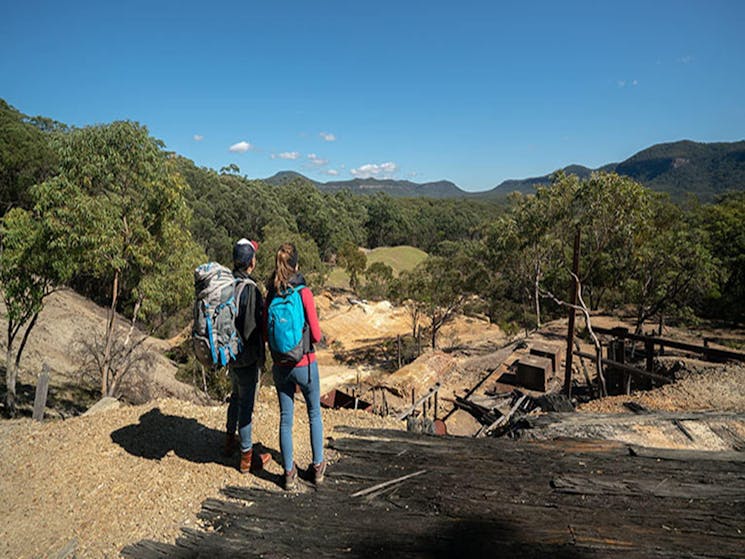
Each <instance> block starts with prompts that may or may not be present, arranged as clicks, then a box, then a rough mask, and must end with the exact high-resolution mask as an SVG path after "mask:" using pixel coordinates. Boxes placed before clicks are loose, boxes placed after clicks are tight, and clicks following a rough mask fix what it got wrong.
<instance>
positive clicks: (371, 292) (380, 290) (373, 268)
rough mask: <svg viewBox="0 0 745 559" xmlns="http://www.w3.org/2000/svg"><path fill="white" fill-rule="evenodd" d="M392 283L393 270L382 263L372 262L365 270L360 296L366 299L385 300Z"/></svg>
mask: <svg viewBox="0 0 745 559" xmlns="http://www.w3.org/2000/svg"><path fill="white" fill-rule="evenodd" d="M392 282H393V268H391V267H390V266H388V265H387V264H384V263H383V262H373V263H372V264H370V265H369V266H368V267H367V270H365V283H364V285H363V286H362V288H361V294H362V296H363V297H365V298H366V299H378V300H379V299H385V298H387V297H388V294H389V292H390V288H391V283H392Z"/></svg>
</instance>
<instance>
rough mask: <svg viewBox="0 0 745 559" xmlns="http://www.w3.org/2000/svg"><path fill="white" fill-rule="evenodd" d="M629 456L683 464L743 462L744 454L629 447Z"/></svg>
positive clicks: (721, 451) (729, 451)
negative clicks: (682, 462)
mask: <svg viewBox="0 0 745 559" xmlns="http://www.w3.org/2000/svg"><path fill="white" fill-rule="evenodd" d="M629 454H630V455H631V456H636V457H639V458H652V459H654V460H677V461H685V462H734V463H742V462H745V452H737V451H734V450H677V449H671V448H651V447H644V446H636V445H629Z"/></svg>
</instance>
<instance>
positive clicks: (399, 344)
mask: <svg viewBox="0 0 745 559" xmlns="http://www.w3.org/2000/svg"><path fill="white" fill-rule="evenodd" d="M396 348H397V350H398V351H397V352H398V368H399V369H400V368H401V335H400V334H399V335H398V336H396Z"/></svg>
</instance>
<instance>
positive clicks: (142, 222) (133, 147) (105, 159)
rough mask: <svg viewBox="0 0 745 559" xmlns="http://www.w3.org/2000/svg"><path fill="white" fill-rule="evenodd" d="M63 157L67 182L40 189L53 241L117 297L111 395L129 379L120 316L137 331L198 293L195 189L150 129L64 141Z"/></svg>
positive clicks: (107, 369)
mask: <svg viewBox="0 0 745 559" xmlns="http://www.w3.org/2000/svg"><path fill="white" fill-rule="evenodd" d="M58 153H59V158H60V175H59V176H58V177H56V178H55V179H54V180H52V181H47V182H45V183H42V184H41V185H39V186H38V187H37V189H36V191H35V198H36V203H37V208H39V210H40V211H41V212H42V213H43V214H44V215H47V216H48V219H49V228H50V234H51V236H52V237H53V238H54V239H57V240H58V241H57V242H62V239H64V243H65V244H66V246H67V247H68V249H69V251H70V252H71V253H73V254H76V255H79V261H78V269H77V270H76V273H77V274H83V275H87V276H88V277H91V278H93V279H94V280H95V281H97V282H99V284H100V285H101V286H102V290H104V291H106V292H108V296H107V299H108V305H107V306H108V308H107V321H106V327H105V331H104V334H103V337H102V343H101V348H100V353H101V355H100V359H98V360H97V364H98V369H99V374H100V381H101V393H102V394H103V395H111V394H113V393H114V392H115V391H116V390H117V389H118V388H119V385H120V382H121V380H122V379H121V373H122V371H123V370H124V369H118V368H117V366H116V364H115V362H114V359H113V354H114V345H115V342H116V338H117V332H116V328H115V323H116V316H117V311H120V310H126V311H128V313H129V315H130V318H131V324H132V328H133V327H134V324H135V322H136V321H137V319H138V317H140V315H141V313H145V314H146V315H149V316H153V315H154V314H156V313H158V312H160V311H162V310H163V309H168V308H174V307H175V306H178V305H179V304H182V303H183V302H184V301H185V300H186V299H187V298H188V296H189V288H190V282H189V281H188V280H184V279H183V278H184V277H186V278H189V277H190V274H189V270H190V269H191V268H193V266H195V265H196V264H197V263H198V260H200V259H203V258H204V256H203V253H202V252H201V250H200V249H198V247H196V245H195V243H194V241H193V240H192V238H191V235H190V233H189V229H188V227H189V220H190V213H189V211H188V208H187V205H186V202H185V198H184V190H185V188H186V185H185V183H184V181H183V179H182V178H181V176H180V175H179V174H178V173H177V172H176V169H175V165H174V160H173V158H172V157H171V156H169V155H168V154H167V153H166V152H165V151H164V150H163V144H162V143H161V142H160V141H158V140H156V139H154V138H152V137H151V136H150V135H149V134H148V131H147V129H146V128H145V127H144V126H141V125H139V124H137V123H134V122H128V121H121V122H114V123H112V124H108V125H99V126H90V127H86V128H82V129H79V130H74V131H72V132H70V133H69V134H65V135H64V136H62V137H61V139H60V143H59V146H58ZM104 286H105V287H104ZM132 328H130V334H131V332H132ZM129 340H130V336H129V335H128V336H127V339H126V340H125V342H124V343H125V345H126V343H127V342H129Z"/></svg>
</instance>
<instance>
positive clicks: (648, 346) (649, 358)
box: [644, 340, 654, 373]
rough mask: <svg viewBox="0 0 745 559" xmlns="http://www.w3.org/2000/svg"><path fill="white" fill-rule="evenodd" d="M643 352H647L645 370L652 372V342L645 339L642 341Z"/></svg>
mask: <svg viewBox="0 0 745 559" xmlns="http://www.w3.org/2000/svg"><path fill="white" fill-rule="evenodd" d="M644 353H646V354H647V371H649V372H650V373H653V372H654V342H653V341H652V340H646V341H645V342H644Z"/></svg>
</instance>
